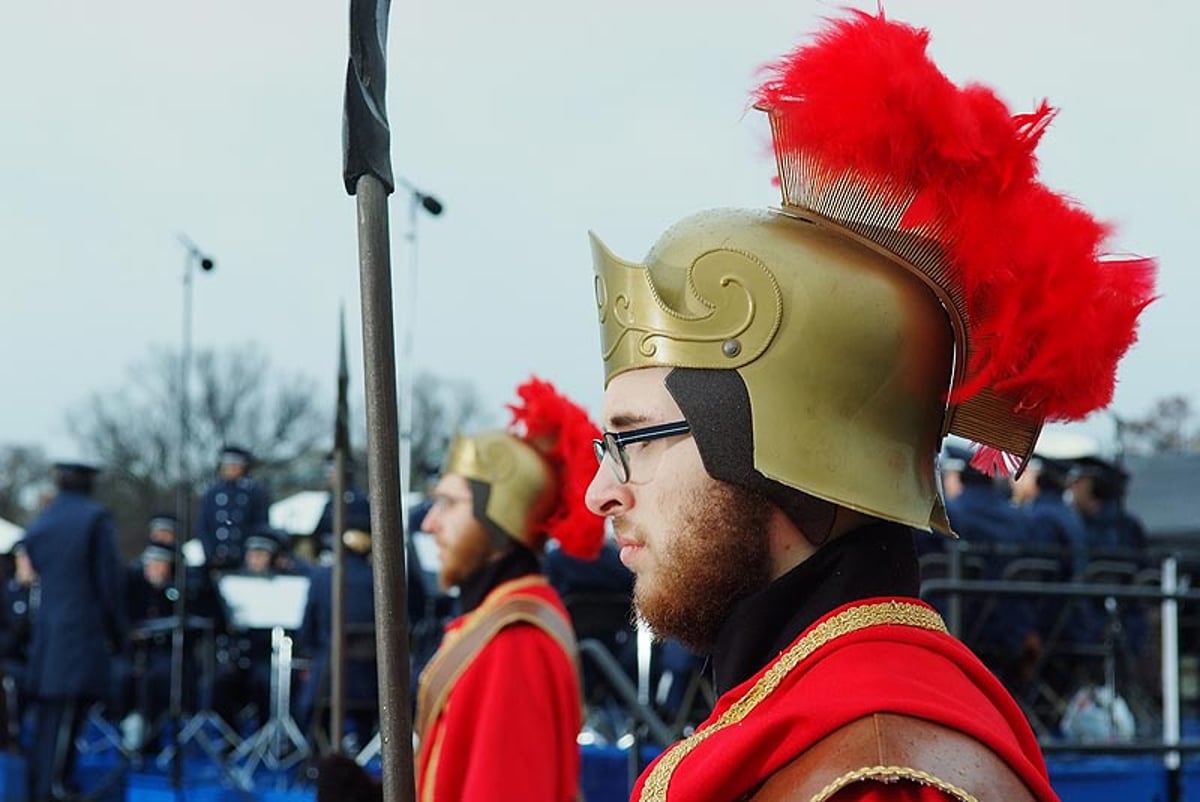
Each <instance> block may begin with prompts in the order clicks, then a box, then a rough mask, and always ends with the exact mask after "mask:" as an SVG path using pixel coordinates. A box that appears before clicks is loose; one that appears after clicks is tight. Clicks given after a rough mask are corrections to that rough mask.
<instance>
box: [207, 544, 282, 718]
mask: <svg viewBox="0 0 1200 802" xmlns="http://www.w3.org/2000/svg"><path fill="white" fill-rule="evenodd" d="M287 538H288V535H287V533H286V532H282V531H280V530H278V529H275V528H273V527H271V526H269V525H263V526H260V527H258V528H257V529H254V530H252V533H251V534H250V535H249V537H247V538H246V540H245V554H244V556H243V562H242V568H241V570H240V571H238V574H239V575H242V576H258V577H263V578H270V577H272V576H276V575H278V574H281V573H289V572H288V571H280V570H277V569H276V565H275V561H276V558H277V557H278V555H279V553H280V552H281V551H282V550H283V547H284V543H285V541H286V539H287ZM229 640H230V643H229V646H228V648H227V649H226V650H225V654H224V655H223V658H224V659H223V660H221V661H220V662H221V663H222V665H221V666H219V668H218V676H217V678H216V682H215V687H214V691H213V695H214V702H213V709H214V710H215V712H216V713H217V714H218V715H220V716H221V717H222V718H224V719H225V721H226V723H228V724H229V725H230V726H231V727H232V728H233V729H234V730H235V731H240V727H239V723H240V722H239V714H240V712H241V711H242V710H243V709H244V708H245V707H246V706H247V705H253V707H254V712H255V715H256V719H257V722H258V726H259V727H261V726H262V725H263V724H265V723H266V722H267V719H268V718H269V717H270V702H271V630H270V629H243V630H235V631H232V632H230V637H229Z"/></svg>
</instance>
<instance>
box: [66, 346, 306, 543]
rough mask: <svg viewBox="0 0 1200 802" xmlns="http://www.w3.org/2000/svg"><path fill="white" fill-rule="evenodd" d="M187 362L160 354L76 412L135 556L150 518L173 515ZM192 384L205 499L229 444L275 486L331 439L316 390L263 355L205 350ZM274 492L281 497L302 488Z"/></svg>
mask: <svg viewBox="0 0 1200 802" xmlns="http://www.w3.org/2000/svg"><path fill="white" fill-rule="evenodd" d="M179 365H180V363H179V356H178V354H176V353H172V352H170V351H165V350H161V349H158V350H154V351H152V352H151V353H150V355H149V356H148V357H147V358H146V359H144V360H142V361H141V362H139V363H137V364H135V365H132V366H131V367H130V368H129V369H128V371H127V375H128V378H127V380H126V382H125V383H124V384H123V385H122V386H120V387H117V388H116V389H113V390H108V391H104V392H98V393H95V394H93V395H92V396H91V397H90V398H89V399H88V400H87V401H85V402H84V403H81V404H79V405H77V406H76V407H74V408H73V409H71V411H70V412H69V413H68V425H69V427H70V431H71V433H72V435H73V436H74V437H75V439H76V440H77V441H78V442H79V444H80V446H81V447H82V448H83V449H84V450H85V451H86V452H87V453H89V454H91V455H93V456H95V457H96V458H97V460H98V461H99V462H100V463H101V464H102V465H103V466H104V469H105V470H104V473H103V474H102V477H101V481H100V487H99V489H98V495H99V496H100V498H101V499H102V500H103V501H105V502H106V503H108V504H109V505H110V506H111V507H112V509H113V514H114V516H115V517H116V519H117V523H118V527H119V529H120V531H121V533H122V538H121V540H122V545H123V546H124V547H125V550H126V551H127V552H132V551H134V550H136V548H137V547H138V546H139V545H140V543H141V538H142V535H143V534H144V532H145V521H146V518H147V517H148V516H149V515H150V514H152V513H153V512H154V511H156V510H159V509H168V510H169V509H171V508H172V507H173V498H174V488H175V486H176V482H177V480H178V478H179V476H178V473H179V471H178V448H179V432H180V399H181V393H180V382H179V379H180V376H179ZM193 366H194V373H193V376H192V377H191V379H190V381H189V387H190V388H191V389H192V392H191V403H190V406H189V408H190V410H191V413H190V416H189V420H190V426H189V429H190V436H189V441H188V444H187V449H186V453H185V459H186V463H185V464H186V466H187V475H188V477H189V478H190V479H191V480H192V483H193V488H194V489H196V490H199V489H200V488H202V487H203V485H204V483H205V482H206V481H207V480H208V479H209V478H210V476H211V468H212V466H214V465H215V462H216V458H217V453H218V451H219V450H220V448H221V446H222V445H224V444H226V443H237V444H238V445H241V446H244V447H246V448H248V449H250V450H251V451H252V452H253V453H254V454H255V456H256V458H257V459H258V460H259V462H260V465H261V469H260V473H261V474H262V476H263V478H264V479H266V480H267V482H268V483H272V482H273V480H274V479H276V478H280V479H283V480H284V481H285V485H286V479H287V474H286V469H287V467H288V465H289V463H290V462H291V461H292V460H294V459H295V458H296V457H298V456H300V455H303V454H306V453H308V452H310V451H312V450H313V449H314V448H315V447H316V446H317V444H318V443H320V442H321V440H322V439H323V438H324V437H325V434H326V427H327V425H328V424H327V419H328V415H327V414H325V412H324V410H323V408H322V407H321V406H320V405H318V403H317V400H316V399H317V398H318V397H319V396H318V394H317V392H316V389H315V388H316V383H315V382H314V381H313V380H312V379H311V378H308V377H304V376H277V375H276V374H275V373H274V372H273V371H272V369H271V366H270V360H269V359H268V357H267V356H266V354H264V353H263V352H262V350H261V349H260V348H258V347H257V346H253V345H251V346H244V347H240V348H234V349H230V350H226V351H215V350H203V351H200V352H198V353H197V355H196V359H195V360H194V362H193ZM285 485H283V486H277V487H275V490H276V492H287V491H288V490H291V489H294V488H289V487H287V486H285Z"/></svg>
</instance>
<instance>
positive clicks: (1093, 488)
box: [1068, 456, 1149, 656]
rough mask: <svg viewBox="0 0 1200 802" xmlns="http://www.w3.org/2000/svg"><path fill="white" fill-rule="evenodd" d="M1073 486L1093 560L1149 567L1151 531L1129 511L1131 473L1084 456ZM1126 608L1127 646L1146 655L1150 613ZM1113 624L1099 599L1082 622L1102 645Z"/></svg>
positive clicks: (1123, 619) (1123, 615) (1123, 617)
mask: <svg viewBox="0 0 1200 802" xmlns="http://www.w3.org/2000/svg"><path fill="white" fill-rule="evenodd" d="M1068 483H1069V488H1070V497H1071V504H1072V506H1073V507H1074V508H1075V510H1076V511H1077V512H1078V513H1079V515H1080V518H1081V519H1082V520H1083V530H1084V535H1085V538H1086V551H1087V559H1088V560H1089V561H1091V560H1096V559H1109V560H1119V561H1125V562H1130V563H1133V564H1134V565H1135V566H1136V567H1137V568H1139V569H1140V568H1145V567H1146V566H1147V564H1148V563H1147V555H1146V530H1145V528H1144V527H1143V526H1142V522H1141V521H1139V520H1138V519H1137V518H1136V517H1134V516H1133V515H1131V514H1130V513H1129V511H1128V510H1127V509H1125V490H1126V488H1127V487H1128V483H1129V473H1128V472H1127V471H1126V470H1125V469H1124V468H1122V467H1121V466H1120V465H1117V464H1116V463H1114V462H1110V461H1108V460H1105V459H1101V458H1100V457H1095V456H1088V457H1081V458H1079V459H1077V460H1075V464H1074V466H1073V467H1072V468H1071V471H1070V475H1069V477H1068ZM1121 609H1122V612H1121V616H1120V618H1121V624H1122V625H1123V627H1124V630H1125V632H1124V639H1125V641H1126V644H1127V646H1128V647H1129V649H1130V651H1131V653H1132V654H1133V655H1135V656H1138V655H1141V654H1142V651H1143V649H1144V648H1145V644H1146V638H1147V635H1148V631H1149V626H1148V623H1147V619H1146V611H1145V609H1144V607H1142V606H1141V605H1139V604H1135V603H1130V602H1123V603H1121ZM1107 623H1108V612H1107V610H1106V609H1105V607H1104V601H1103V600H1102V599H1096V600H1094V601H1093V603H1092V604H1091V605H1090V606H1089V614H1088V615H1087V616H1086V617H1085V620H1084V621H1082V622H1081V624H1080V632H1079V635H1080V637H1083V638H1089V639H1092V640H1095V641H1096V642H1099V641H1101V640H1102V639H1103V638H1104V637H1105V631H1106V626H1107Z"/></svg>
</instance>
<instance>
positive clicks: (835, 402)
mask: <svg viewBox="0 0 1200 802" xmlns="http://www.w3.org/2000/svg"><path fill="white" fill-rule="evenodd" d="M592 248H593V255H594V259H595V267H596V297H597V304H598V306H599V313H600V323H601V340H602V343H603V351H604V367H605V382H606V383H607V382H608V381H609V380H611V379H612V378H613V377H614V376H616V375H618V374H620V373H623V372H624V371H627V370H635V369H637V368H644V367H652V366H665V367H673V368H696V369H700V370H706V371H712V370H732V371H736V373H737V375H738V376H739V377H740V379H741V382H742V383H743V384H744V385H745V393H746V396H747V397H748V401H749V407H750V410H751V415H750V417H751V423H752V426H751V429H752V444H751V445H752V453H753V468H754V470H756V471H757V472H759V473H761V474H762V475H763V476H765V477H766V478H767V479H770V480H774V481H776V482H779V483H781V484H783V485H787V486H789V487H792V488H795V489H798V490H802V491H804V492H805V493H808V494H810V495H812V496H816V497H817V498H820V499H824V500H825V501H829V502H832V503H834V504H838V505H841V506H847V507H851V508H853V509H858V510H860V511H862V512H867V513H870V514H872V515H876V516H879V517H882V518H887V519H890V520H895V521H900V522H902V523H906V524H910V525H912V526H918V527H922V528H929V527H930V526H931V525H932V526H936V527H938V528H941V529H945V528H948V527H947V524H946V522H945V514H944V512H943V511H942V509H941V507H940V505H939V503H938V501H937V498H938V496H937V490H936V487H937V485H936V481H935V479H934V476H933V460H932V456H933V454H934V453H936V451H937V448H938V443H939V442H940V441H941V436H942V434H943V431H942V423H943V417H944V414H945V408H946V401H945V396H946V390H947V389H948V388H949V385H950V373H951V365H952V362H953V353H954V337H953V333H952V330H951V327H950V324H949V321H948V319H947V317H946V315H945V313H944V311H943V310H942V307H941V306H940V304H939V303H938V299H937V297H936V296H935V295H934V294H933V293H932V292H930V291H929V289H928V288H927V287H926V286H925V285H924V284H923V283H922V282H921V281H920V280H919V279H918V278H917V277H915V276H914V275H913V274H911V273H910V272H908V271H906V270H903V269H898V265H897V264H896V262H895V261H893V260H891V259H889V258H888V257H886V256H884V255H881V254H880V253H878V252H876V251H875V250H872V249H871V248H868V247H866V246H864V245H862V244H860V243H859V242H856V241H855V240H854V239H852V238H850V237H848V236H846V234H845V232H844V231H842V230H840V229H838V228H836V227H834V226H830V225H828V224H826V223H824V222H823V221H820V220H817V219H800V218H793V217H789V216H786V215H784V214H779V213H773V212H765V211H763V212H754V211H741V210H718V211H711V212H705V213H701V214H698V215H695V216H693V217H690V218H688V219H687V220H684V221H683V222H681V223H679V224H677V225H676V226H674V227H673V228H671V229H670V230H669V231H668V232H667V233H666V234H665V235H664V236H663V237H662V238H661V239H660V240H659V241H658V243H657V244H656V245H655V246H654V248H653V250H652V251H651V252H650V255H649V256H648V257H647V259H646V262H645V264H644V265H637V264H631V263H628V262H622V261H621V260H619V259H617V258H616V257H615V256H613V255H612V254H611V253H610V252H609V251H608V250H607V249H606V248H605V247H604V245H603V244H602V243H601V242H600V241H599V240H598V239H595V238H594V237H593V240H592ZM864 323H869V324H868V325H864ZM700 378H701V379H702V380H703V379H705V378H708V379H710V380H711V379H712V378H714V377H712V376H705V374H700ZM668 386H669V387H671V384H670V383H669V385H668ZM671 389H672V393H673V394H674V395H675V396H676V400H677V401H679V402H680V406H681V408H683V409H684V413H685V417H687V418H688V421H689V423H691V424H692V426H693V430H694V432H695V434H696V437H697V442H698V443H699V444H701V446H702V452H703V453H704V457H705V464H706V466H708V467H709V470H710V472H713V471H712V466H711V465H710V464H709V463H710V462H711V461H712V457H711V456H710V455H711V454H712V451H713V449H714V448H719V447H720V446H719V444H714V445H713V446H710V447H708V448H704V447H703V446H704V445H705V444H706V437H705V434H706V431H707V430H708V429H711V428H713V427H714V426H719V423H717V422H713V421H697V420H694V417H695V415H692V416H689V415H688V414H687V413H688V411H689V407H694V406H695V401H694V399H692V398H690V397H680V390H681V389H682V388H678V387H671ZM704 392H705V389H704V388H703V387H697V393H696V394H703V393H704ZM684 395H688V394H687V393H686V391H685V392H684ZM724 401H725V403H721V404H718V405H715V406H717V407H719V408H724V409H725V410H726V411H728V410H729V409H730V405H729V404H728V403H727V402H728V399H724ZM719 408H718V409H714V410H713V413H714V415H718V416H719V415H720V414H722V413H721V411H720V409H719ZM720 478H725V479H728V480H732V481H737V477H735V476H721V477H720ZM738 483H739V484H745V482H744V481H738Z"/></svg>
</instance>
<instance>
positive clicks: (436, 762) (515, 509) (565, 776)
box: [416, 379, 604, 802]
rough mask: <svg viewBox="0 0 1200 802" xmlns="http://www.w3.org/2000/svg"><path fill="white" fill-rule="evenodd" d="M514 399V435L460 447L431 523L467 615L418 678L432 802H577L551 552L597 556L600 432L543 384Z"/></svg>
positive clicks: (488, 436) (562, 619) (573, 668)
mask: <svg viewBox="0 0 1200 802" xmlns="http://www.w3.org/2000/svg"><path fill="white" fill-rule="evenodd" d="M517 392H518V395H519V396H520V398H521V403H520V404H519V405H516V406H512V407H510V409H511V410H512V413H513V427H512V429H510V430H509V431H490V432H482V433H480V434H476V435H474V436H470V437H464V436H459V437H456V438H455V440H454V441H453V442H452V443H451V445H450V450H449V453H448V455H447V458H446V465H445V469H444V471H443V473H442V476H441V478H440V479H439V480H438V483H437V485H436V486H435V488H434V490H433V492H432V494H431V500H432V502H433V506H432V507H431V508H430V510H429V513H428V514H427V515H426V517H425V521H424V523H423V524H422V526H421V528H422V529H423V530H425V531H427V532H430V533H431V534H433V536H434V538H435V539H436V542H437V546H438V554H439V557H440V561H441V569H440V576H439V583H440V584H441V586H442V587H443V589H446V588H451V587H456V588H458V589H459V602H460V605H461V608H462V612H463V615H462V616H461V617H460V618H458V619H456V620H455V621H453V622H451V623H450V625H449V627H448V628H447V630H446V635H445V638H444V639H443V641H442V645H441V646H440V647H439V649H438V651H437V653H436V654H435V655H434V656H433V658H432V659H431V660H430V662H429V665H428V666H427V667H426V668H425V670H424V671H423V672H422V674H421V680H420V686H419V690H418V698H417V721H416V726H417V733H418V736H419V738H420V748H419V751H418V754H417V793H418V798H419V799H421V800H422V802H441V801H442V800H454V801H455V802H477V801H478V800H484V799H488V800H492V799H520V800H532V801H533V802H538V801H539V800H541V801H543V802H569V800H574V799H576V798H577V793H578V784H579V762H580V756H579V748H578V746H577V745H576V740H575V738H576V736H577V735H578V733H579V729H580V726H581V724H582V696H581V691H580V684H579V676H578V670H577V664H578V657H577V648H576V643H575V635H574V632H573V630H572V628H571V622H570V618H569V617H568V615H567V611H566V609H565V608H564V607H563V603H562V601H561V599H559V597H558V594H557V593H555V591H554V590H553V588H551V587H550V584H549V583H548V582H547V580H546V577H545V576H544V574H543V573H542V551H543V548H544V546H545V544H546V541H547V539H549V538H553V539H555V540H557V541H558V543H559V545H560V547H561V548H562V549H563V550H564V551H565V552H566V553H568V554H570V555H572V556H575V557H583V558H587V559H593V558H595V557H596V555H597V554H598V553H599V551H600V547H601V544H602V542H603V538H604V521H603V519H602V518H600V517H598V516H596V515H594V514H592V513H591V512H589V511H588V510H587V508H586V507H585V506H584V503H583V494H584V490H585V489H586V487H587V483H588V481H589V479H590V478H591V474H592V467H593V457H592V454H591V440H592V439H593V438H595V437H596V436H598V434H599V430H598V429H597V428H596V426H595V425H594V424H593V423H592V422H591V421H590V420H588V417H587V413H585V412H584V411H583V410H582V409H581V408H580V407H578V406H576V405H575V404H573V403H571V402H570V401H569V400H568V399H566V398H564V397H562V396H561V395H559V394H558V393H557V392H556V391H555V389H554V388H553V387H552V386H551V385H550V384H548V383H547V382H544V381H539V380H537V379H532V380H530V381H529V382H527V383H525V384H523V385H522V386H521V387H519V388H518V390H517Z"/></svg>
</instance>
